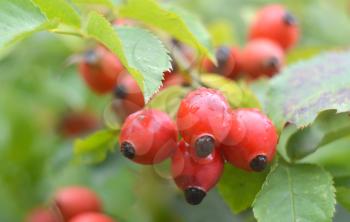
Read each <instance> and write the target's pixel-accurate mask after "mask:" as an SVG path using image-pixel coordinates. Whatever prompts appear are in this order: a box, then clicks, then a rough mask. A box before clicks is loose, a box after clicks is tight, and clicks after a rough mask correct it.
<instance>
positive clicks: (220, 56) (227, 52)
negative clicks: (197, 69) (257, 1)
mask: <svg viewBox="0 0 350 222" xmlns="http://www.w3.org/2000/svg"><path fill="white" fill-rule="evenodd" d="M298 38H299V28H298V24H297V21H296V19H295V17H294V16H293V15H292V14H291V13H290V12H288V11H287V10H286V9H285V8H284V7H283V6H282V5H277V4H274V5H268V6H266V7H264V8H262V9H261V10H260V11H259V12H258V13H257V16H256V18H255V20H254V22H253V23H252V24H251V26H250V27H249V41H248V43H247V45H246V46H245V47H244V48H242V49H239V48H237V47H226V46H222V47H219V48H218V49H217V50H216V59H217V62H218V64H217V66H215V65H214V64H213V63H212V62H211V61H210V60H209V59H204V61H203V63H202V69H203V71H205V72H214V73H219V74H222V75H224V76H226V77H228V78H232V79H235V78H238V77H240V76H241V75H242V74H245V77H247V78H250V79H256V78H258V77H261V76H269V77H271V76H273V75H274V74H276V73H278V72H279V71H280V69H281V68H282V66H283V63H284V57H285V52H287V51H288V50H289V49H290V48H291V47H292V46H294V45H295V43H296V42H297V40H298Z"/></svg>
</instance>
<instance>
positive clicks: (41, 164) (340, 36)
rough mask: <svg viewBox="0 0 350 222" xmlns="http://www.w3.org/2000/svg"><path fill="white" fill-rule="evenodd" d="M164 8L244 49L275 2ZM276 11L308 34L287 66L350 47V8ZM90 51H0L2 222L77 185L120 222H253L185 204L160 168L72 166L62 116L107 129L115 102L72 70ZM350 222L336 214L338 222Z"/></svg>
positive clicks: (55, 47)
mask: <svg viewBox="0 0 350 222" xmlns="http://www.w3.org/2000/svg"><path fill="white" fill-rule="evenodd" d="M168 2H174V3H176V4H179V5H180V6H183V7H184V8H187V9H188V10H190V11H192V12H194V13H195V14H197V15H198V16H199V17H200V18H201V19H202V20H203V22H204V23H205V24H206V25H207V27H208V28H209V30H210V31H211V32H212V34H213V38H214V41H215V42H216V44H232V45H241V46H242V45H244V42H245V36H246V30H247V27H248V24H249V21H251V19H252V18H253V16H254V13H255V11H256V10H257V9H259V8H260V7H261V6H263V5H265V4H268V3H270V2H272V1H268V0H250V1H249V0H216V1H213V0H191V1H188V0H176V1H175V0H174V1H171V0H170V1H168ZM273 2H278V3H282V4H285V5H286V6H287V7H288V8H289V9H290V11H292V12H293V13H294V14H295V15H296V17H297V18H298V19H299V22H300V26H301V28H302V30H301V35H302V38H301V41H300V43H299V44H298V46H297V47H296V49H294V51H292V52H291V53H290V54H289V57H288V61H289V62H290V63H292V62H295V61H297V60H302V59H305V58H308V57H311V56H313V55H315V54H317V53H318V52H321V51H324V50H328V49H338V48H345V47H347V46H349V45H350V1H349V0H332V1H330V0H303V1H295V0H285V1H273ZM84 46H85V44H84V42H83V41H82V40H81V39H78V38H76V37H66V36H57V35H53V34H48V33H39V34H36V35H35V36H33V37H31V38H29V39H27V40H25V41H23V42H21V43H19V44H16V45H15V46H12V47H11V48H8V49H6V50H5V51H1V52H0V221H2V222H13V221H22V218H23V217H24V216H25V214H26V213H27V212H28V210H30V209H31V208H33V207H36V206H37V205H41V204H42V203H48V202H49V201H50V197H51V196H52V193H53V192H54V191H55V189H56V188H57V187H60V186H63V185H72V184H82V185H86V186H89V187H91V188H93V189H94V190H96V192H98V193H99V194H100V195H101V197H102V199H103V202H104V207H105V209H106V212H107V213H108V214H110V215H112V216H115V217H116V218H118V221H121V222H123V221H125V222H127V221H130V222H131V221H140V222H148V221H153V222H157V221H159V222H160V221H169V222H171V221H189V222H196V221H201V222H209V221H214V220H216V221H220V222H226V221H254V219H253V216H252V214H251V213H250V212H249V211H248V212H246V213H243V214H241V215H233V214H232V213H231V212H230V210H229V209H228V207H227V206H226V204H225V203H224V202H223V201H222V200H221V198H220V196H219V194H218V193H217V191H215V190H213V191H212V192H210V194H209V196H208V197H207V198H206V200H205V201H204V202H203V204H202V205H200V206H195V207H193V206H189V205H187V204H186V203H185V202H184V200H183V198H182V195H181V193H180V192H179V191H178V190H177V189H176V187H175V186H174V184H173V182H172V181H171V180H169V179H167V176H168V175H167V172H166V170H164V169H162V166H160V167H156V168H154V167H140V166H136V165H135V164H132V163H129V162H128V161H125V160H124V159H123V158H121V157H120V155H119V153H118V152H115V153H112V154H111V155H109V156H108V158H107V160H106V161H104V162H103V163H100V164H98V165H93V166H85V165H79V164H76V163H74V162H73V161H72V156H73V153H72V142H73V140H70V139H64V138H63V137H62V136H61V135H60V134H59V133H58V131H57V130H58V124H59V121H60V119H61V118H62V115H63V114H64V113H65V112H67V111H69V110H75V111H79V110H86V109H88V110H90V111H91V112H95V113H96V115H97V116H98V117H99V119H100V120H101V121H104V119H105V116H104V115H103V111H104V110H105V109H106V107H108V105H109V102H110V100H111V97H108V96H107V97H98V96H95V95H94V94H93V93H91V92H89V90H88V89H87V88H86V87H85V85H84V83H83V82H82V81H81V79H80V77H79V75H77V71H76V67H75V66H72V65H69V64H67V61H68V58H69V57H70V56H71V55H72V54H74V53H77V52H80V51H82V50H83V48H84ZM160 172H162V173H160ZM160 174H161V175H163V176H159V175H160ZM349 218H350V214H348V213H346V212H345V211H344V210H343V209H341V208H339V207H338V210H337V214H336V217H335V221H344V222H345V221H349Z"/></svg>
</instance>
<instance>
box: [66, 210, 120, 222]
mask: <svg viewBox="0 0 350 222" xmlns="http://www.w3.org/2000/svg"><path fill="white" fill-rule="evenodd" d="M69 222H116V221H115V220H113V219H112V218H111V217H109V216H107V215H104V214H101V213H93V212H90V213H83V214H80V215H78V216H76V217H74V218H73V219H71V220H69Z"/></svg>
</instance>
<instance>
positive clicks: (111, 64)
mask: <svg viewBox="0 0 350 222" xmlns="http://www.w3.org/2000/svg"><path fill="white" fill-rule="evenodd" d="M123 70H124V68H123V66H122V64H121V63H120V62H119V60H118V58H117V57H116V56H115V55H114V54H113V53H111V52H110V51H108V50H107V49H106V48H104V47H102V46H99V47H97V48H96V49H94V50H90V51H88V52H86V53H85V55H84V57H83V60H82V61H81V62H80V64H79V73H80V75H81V76H82V78H83V79H84V81H85V82H86V84H87V85H88V86H89V87H90V89H91V90H92V91H94V92H95V93H97V94H106V93H109V92H112V91H113V90H114V87H115V86H116V84H117V80H118V76H119V74H120V73H121V72H122V71H123Z"/></svg>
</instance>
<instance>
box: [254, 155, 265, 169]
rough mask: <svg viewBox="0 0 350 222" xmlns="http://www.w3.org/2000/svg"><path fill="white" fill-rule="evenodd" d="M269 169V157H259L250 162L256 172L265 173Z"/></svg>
mask: <svg viewBox="0 0 350 222" xmlns="http://www.w3.org/2000/svg"><path fill="white" fill-rule="evenodd" d="M266 167H267V157H266V156H264V155H258V156H256V157H255V158H254V159H252V161H250V168H252V170H254V171H256V172H260V171H263V170H264V169H265V168H266Z"/></svg>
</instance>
